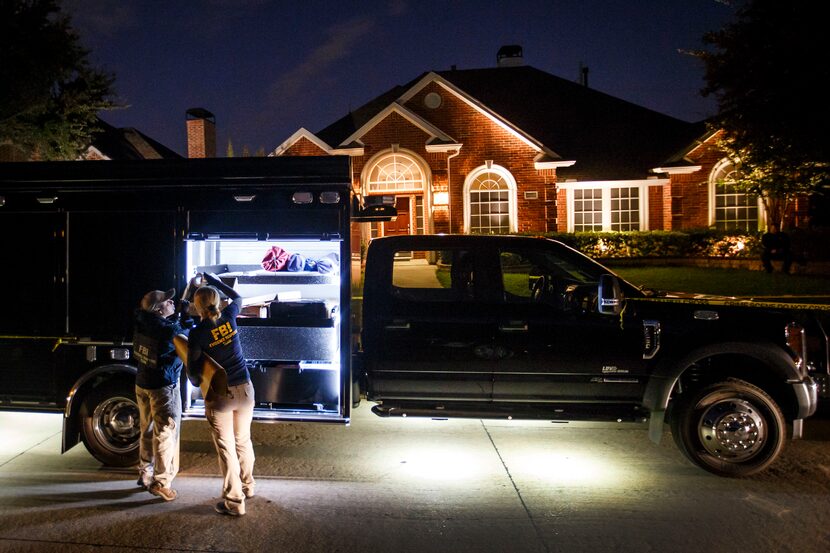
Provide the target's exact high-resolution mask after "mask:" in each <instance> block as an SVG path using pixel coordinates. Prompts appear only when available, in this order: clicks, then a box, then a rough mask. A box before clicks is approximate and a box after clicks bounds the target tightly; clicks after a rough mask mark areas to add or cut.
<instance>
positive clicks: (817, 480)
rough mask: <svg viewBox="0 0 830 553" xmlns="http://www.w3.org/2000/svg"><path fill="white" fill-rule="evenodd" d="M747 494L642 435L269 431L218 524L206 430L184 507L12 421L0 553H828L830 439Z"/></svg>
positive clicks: (494, 425)
mask: <svg viewBox="0 0 830 553" xmlns="http://www.w3.org/2000/svg"><path fill="white" fill-rule="evenodd" d="M827 424H828V423H827V421H817V422H815V423H813V424H808V426H807V432H808V437H809V438H811V439H807V440H802V441H799V442H793V443H790V444H789V447H788V450H787V451H786V452H785V455H784V458H783V459H782V460H781V461H779V462H778V463H777V464H776V465H774V466H773V467H772V468H771V469H770V470H769V471H767V472H766V473H764V474H762V475H760V476H758V477H756V478H753V479H751V480H732V479H724V478H718V477H715V476H710V475H708V474H707V473H705V472H703V471H701V470H699V469H697V468H695V467H693V466H692V465H690V464H689V463H688V462H687V461H686V460H685V459H684V458H683V457H682V456H681V454H680V453H679V452H678V450H677V449H676V448H675V447H674V445H673V443H672V441H671V437H670V436H668V435H666V439H664V441H663V443H662V444H661V445H659V446H655V445H653V444H651V443H650V442H649V441H648V439H647V436H646V430H645V427H644V426H640V425H634V426H632V425H616V424H610V423H609V424H604V423H603V424H599V423H580V424H578V425H574V424H570V425H564V424H554V423H550V422H540V423H522V422H516V421H501V422H494V421H488V422H486V423H483V422H482V421H478V420H468V421H432V420H420V419H411V418H410V419H381V418H378V417H375V416H374V415H372V414H371V413H370V412H369V408H368V405H367V404H365V403H364V404H362V405H361V407H360V408H359V409H357V410H356V411H355V412H354V414H353V422H352V425H351V426H349V427H342V426H325V425H319V424H276V425H259V424H258V425H255V426H254V437H255V449H256V453H257V465H256V471H255V472H256V475H257V477H258V489H257V492H258V496H257V497H256V498H254V499H252V500H250V501H249V503H248V514H247V515H246V516H245V517H241V518H229V517H222V516H220V515H217V514H215V513H214V512H213V508H212V507H213V504H214V503H215V501H216V495H217V494H218V492H219V488H220V485H221V481H220V479H219V476H218V469H217V462H216V458H215V453H214V452H213V445H212V443H211V442H210V438H209V433H208V428H207V425H206V424H205V423H204V422H196V421H191V422H186V423H185V426H184V441H183V444H182V449H183V456H182V463H181V464H182V472H181V473H180V475H179V477H178V478H177V479H176V481H175V485H174V487H175V488H176V489H177V490H178V491H179V499H178V500H176V501H173V502H171V503H163V502H160V500H158V499H156V498H154V497H153V496H150V495H149V494H147V493H146V492H142V491H139V490H138V489H137V488H136V487H135V486H134V482H135V475H134V472H133V471H132V470H107V469H102V468H101V467H100V466H99V465H98V463H97V462H95V461H94V460H93V459H92V458H91V457H90V456H89V455H88V454H87V452H86V451H85V450H84V449H83V446H79V447H76V448H75V449H73V450H72V451H70V452H69V453H68V454H66V455H63V456H62V455H60V454H59V451H60V416H58V415H32V414H25V415H24V414H18V413H3V412H0V443H1V444H2V446H3V447H2V451H0V551H3V552H5V551H38V552H40V551H55V552H57V551H61V552H72V553H74V552H87V551H89V552H92V551H95V552H101V551H107V552H109V551H113V552H128V551H136V550H141V551H144V550H150V551H153V550H157V551H296V552H301V551H302V552H305V551H315V552H317V551H319V552H350V553H352V552H363V551H375V552H392V551H394V552H409V551H411V552H416V551H417V552H432V551H441V552H443V551H447V552H491V551H492V552H502V551H503V552H510V553H513V552H517V553H523V552H554V551H586V552H592V551H637V552H647V551H689V552H691V551H694V552H697V551H703V550H706V551H728V552H730V553H732V552H735V551H741V550H743V551H801V552H809V551H827V550H830V514H828V509H827V507H828V505H830V433H828V432H827V430H828V427H827Z"/></svg>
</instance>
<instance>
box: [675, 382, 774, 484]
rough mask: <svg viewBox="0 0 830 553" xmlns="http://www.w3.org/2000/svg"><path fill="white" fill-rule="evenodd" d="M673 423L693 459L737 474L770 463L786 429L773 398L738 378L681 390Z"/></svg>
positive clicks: (718, 471)
mask: <svg viewBox="0 0 830 553" xmlns="http://www.w3.org/2000/svg"><path fill="white" fill-rule="evenodd" d="M671 428H672V436H673V437H674V441H675V443H676V444H677V447H678V448H679V449H680V451H682V452H683V454H684V455H685V456H686V457H688V459H689V460H690V461H691V462H692V463H694V464H695V465H697V466H699V467H701V468H702V469H704V470H707V471H709V472H711V473H713V474H717V475H719V476H733V477H741V476H749V475H751V474H755V473H757V472H760V471H762V470H764V469H766V468H767V467H768V466H769V465H770V464H772V462H773V461H775V459H776V458H777V457H778V455H779V454H780V453H781V450H782V449H783V447H784V440H785V438H786V433H787V432H786V426H785V421H784V415H783V414H782V413H781V409H780V408H779V407H778V405H777V404H776V403H775V401H774V400H773V399H772V398H771V397H770V396H769V395H768V394H767V393H766V392H764V391H763V390H762V389H760V388H758V387H757V386H754V385H752V384H750V383H748V382H745V381H743V380H737V379H729V380H727V381H724V382H718V383H715V384H711V385H709V386H706V387H704V388H702V389H700V390H698V391H697V392H692V393H691V394H689V397H688V398H685V399H684V398H683V397H682V396H681V399H680V401H679V403H678V405H677V406H676V409H675V411H674V416H672V419H671Z"/></svg>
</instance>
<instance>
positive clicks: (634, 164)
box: [317, 66, 702, 180]
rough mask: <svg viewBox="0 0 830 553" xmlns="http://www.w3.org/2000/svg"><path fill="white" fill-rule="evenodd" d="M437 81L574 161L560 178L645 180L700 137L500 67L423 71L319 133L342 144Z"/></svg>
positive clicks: (553, 81)
mask: <svg viewBox="0 0 830 553" xmlns="http://www.w3.org/2000/svg"><path fill="white" fill-rule="evenodd" d="M432 81H436V82H439V84H443V85H444V86H445V88H448V89H449V90H451V91H453V90H454V91H455V92H456V93H460V94H462V95H463V96H464V97H465V100H466V101H469V102H473V103H475V104H477V105H478V106H479V107H480V109H482V110H484V111H486V112H489V113H491V114H492V115H493V116H494V117H495V118H497V119H498V120H500V121H502V122H503V123H504V124H505V125H507V126H509V127H511V128H512V129H514V130H515V131H516V132H517V133H519V134H521V135H523V136H524V137H526V138H527V140H528V141H529V142H531V143H535V144H538V145H539V146H540V148H541V150H542V151H543V152H546V153H547V154H548V156H549V157H551V158H552V159H561V160H575V161H576V163H575V164H574V165H573V166H572V167H561V168H559V169H558V171H557V172H558V174H559V176H560V178H568V177H569V176H571V175H573V176H578V177H579V180H620V179H642V178H646V177H648V176H652V175H653V174H652V173H650V170H651V169H652V168H654V167H658V166H661V165H662V164H663V162H664V161H666V160H667V159H669V158H670V157H672V156H673V155H675V154H676V153H677V152H678V151H681V150H682V149H683V148H684V147H685V146H686V145H688V144H690V143H691V142H692V141H693V140H694V139H695V138H697V137H699V136H700V135H701V134H702V131H701V128H702V127H701V126H700V124H693V123H688V122H685V121H681V120H679V119H675V118H673V117H669V116H667V115H663V114H661V113H658V112H655V111H652V110H650V109H647V108H644V107H642V106H638V105H636V104H632V103H630V102H626V101H625V100H621V99H619V98H615V97H613V96H610V95H608V94H605V93H602V92H599V91H597V90H594V89H591V88H587V87H585V86H583V85H581V84H577V83H575V82H572V81H569V80H566V79H562V78H560V77H556V76H554V75H551V74H549V73H545V72H544V71H540V70H538V69H535V68H533V67H529V66H521V67H500V68H489V69H468V70H455V71H440V72H435V73H424V74H422V75H420V76H419V77H417V78H416V79H414V80H413V81H411V82H409V83H407V84H406V85H403V86H397V87H395V88H393V89H391V90H389V91H387V92H385V93H384V94H382V95H380V96H378V97H377V98H375V99H374V100H371V101H370V102H368V103H367V104H365V105H364V106H362V107H360V108H358V109H357V110H355V111H353V112H352V113H350V114H349V115H347V116H346V117H343V118H341V119H340V120H338V121H336V122H335V123H333V124H332V125H329V126H328V127H326V128H325V129H323V130H321V131H320V132H319V133H317V135H318V136H319V137H321V138H322V139H323V140H325V141H326V142H327V143H329V144H339V143H341V142H342V141H343V140H344V139H346V138H347V137H349V136H350V135H352V134H354V132H355V131H356V130H358V129H359V128H361V127H362V126H363V125H365V124H366V123H368V122H369V121H370V120H371V119H372V118H373V117H375V116H376V115H377V114H378V113H380V112H381V111H382V110H384V109H386V108H387V107H388V106H389V105H390V104H391V103H393V102H396V101H398V100H400V99H402V98H405V97H408V96H411V95H412V94H411V93H412V89H413V88H414V87H423V86H425V85H426V84H428V83H429V82H432Z"/></svg>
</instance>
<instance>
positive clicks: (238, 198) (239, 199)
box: [233, 194, 256, 202]
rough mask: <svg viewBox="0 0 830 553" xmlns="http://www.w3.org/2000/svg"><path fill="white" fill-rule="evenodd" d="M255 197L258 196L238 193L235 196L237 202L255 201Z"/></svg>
mask: <svg viewBox="0 0 830 553" xmlns="http://www.w3.org/2000/svg"><path fill="white" fill-rule="evenodd" d="M254 198H256V194H247V195H243V194H237V195H235V196H234V197H233V199H234V200H236V201H237V202H252V201H254Z"/></svg>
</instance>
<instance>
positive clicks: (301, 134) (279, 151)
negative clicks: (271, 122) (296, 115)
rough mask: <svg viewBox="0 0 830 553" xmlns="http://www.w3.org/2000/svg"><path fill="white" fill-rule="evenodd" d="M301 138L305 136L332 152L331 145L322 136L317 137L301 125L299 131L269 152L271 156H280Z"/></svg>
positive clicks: (325, 150)
mask: <svg viewBox="0 0 830 553" xmlns="http://www.w3.org/2000/svg"><path fill="white" fill-rule="evenodd" d="M301 138H305V139H306V140H308V141H309V142H311V143H312V144H314V145H315V146H317V147H318V148H320V149H321V150H323V151H324V152H326V153H327V154H331V146H329V145H328V144H326V143H325V142H323V141H322V140H321V139H320V138H318V137H317V135H315V134H314V133H312V132H311V131H309V130H308V129H306V128H305V127H300V128H299V129H297V131H296V132H295V133H294V134H292V135H291V136H289V137H288V138H287V139H286V140H285V141H284V142H283V143H282V144H280V145H279V146H277V147H276V148H275V149H274V151H273V152H271V153H270V154H268V155H269V156H270V157H278V156H281V155H282V154H284V153H285V152H286V151H287V150H288V149H289V148H291V146H293V145H294V144H295V143H296V142H297V141H298V140H300V139H301Z"/></svg>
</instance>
